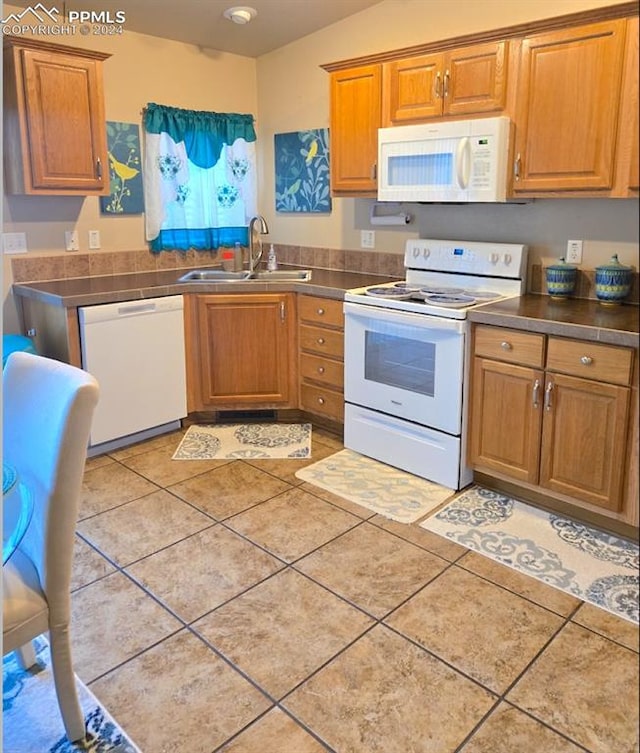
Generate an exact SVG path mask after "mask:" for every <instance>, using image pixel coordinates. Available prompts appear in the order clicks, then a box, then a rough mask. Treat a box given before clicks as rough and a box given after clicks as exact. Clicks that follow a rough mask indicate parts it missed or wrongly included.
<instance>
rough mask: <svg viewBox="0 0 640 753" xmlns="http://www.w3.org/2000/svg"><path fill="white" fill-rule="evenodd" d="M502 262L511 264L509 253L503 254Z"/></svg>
mask: <svg viewBox="0 0 640 753" xmlns="http://www.w3.org/2000/svg"><path fill="white" fill-rule="evenodd" d="M504 263H505V264H511V254H505V255H504Z"/></svg>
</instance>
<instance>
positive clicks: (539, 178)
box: [513, 19, 627, 195]
mask: <svg viewBox="0 0 640 753" xmlns="http://www.w3.org/2000/svg"><path fill="white" fill-rule="evenodd" d="M626 23H627V22H626V20H625V19H620V20H614V21H606V22H602V23H594V24H589V25H586V26H580V27H576V28H569V29H563V30H561V31H553V32H550V33H547V34H538V35H534V36H530V37H527V38H525V39H524V40H523V42H522V55H521V61H520V79H519V83H518V106H517V114H516V143H515V154H516V157H515V159H516V162H515V174H514V184H513V190H514V192H515V193H516V194H520V193H522V192H524V193H527V194H531V193H533V194H534V195H535V192H537V191H547V192H548V191H585V190H586V191H598V190H602V191H608V190H610V189H611V188H612V185H613V174H614V155H615V149H616V139H617V133H618V108H619V103H620V87H621V80H622V70H623V58H624V51H625V30H626Z"/></svg>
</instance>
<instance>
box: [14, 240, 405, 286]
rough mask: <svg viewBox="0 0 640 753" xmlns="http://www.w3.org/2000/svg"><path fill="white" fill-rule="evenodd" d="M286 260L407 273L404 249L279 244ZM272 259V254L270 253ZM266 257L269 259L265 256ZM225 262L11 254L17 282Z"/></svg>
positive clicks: (172, 254)
mask: <svg viewBox="0 0 640 753" xmlns="http://www.w3.org/2000/svg"><path fill="white" fill-rule="evenodd" d="M274 247H275V250H276V253H277V256H278V261H279V262H280V263H281V264H291V265H294V266H299V267H315V268H319V269H333V270H338V271H345V270H346V271H350V272H367V273H370V274H374V275H385V276H388V277H399V278H400V277H403V276H404V263H403V262H404V257H403V255H402V254H394V253H385V252H371V251H348V250H346V251H345V250H342V249H332V248H311V247H307V246H290V245H278V244H275V243H274ZM264 259H266V254H265V256H264ZM264 259H263V260H264ZM219 263H220V255H219V252H215V251H162V252H161V253H159V254H153V253H151V252H150V251H146V250H141V251H101V252H99V253H73V254H65V255H57V256H27V257H20V258H15V259H12V260H11V270H12V274H13V282H36V281H37V282H42V281H44V280H64V279H70V278H73V277H94V276H102V275H120V274H132V273H136V272H154V271H157V270H165V269H184V268H190V269H193V268H195V267H209V266H211V265H216V264H219Z"/></svg>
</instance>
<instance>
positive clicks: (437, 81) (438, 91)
mask: <svg viewBox="0 0 640 753" xmlns="http://www.w3.org/2000/svg"><path fill="white" fill-rule="evenodd" d="M440 78H441V77H440V71H438V72H437V73H436V78H435V81H434V82H433V93H434V95H435V98H436V99H438V98H439V97H440V96H441V92H442V89H441V86H440Z"/></svg>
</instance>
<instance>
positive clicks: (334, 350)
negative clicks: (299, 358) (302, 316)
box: [299, 324, 344, 359]
mask: <svg viewBox="0 0 640 753" xmlns="http://www.w3.org/2000/svg"><path fill="white" fill-rule="evenodd" d="M299 335H300V337H299V339H300V349H301V350H309V351H312V352H313V353H321V354H322V355H325V356H333V357H334V358H340V359H341V358H342V357H343V354H344V335H343V334H342V332H339V331H337V330H331V329H324V328H323V327H311V326H309V325H306V324H301V325H300V331H299Z"/></svg>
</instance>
